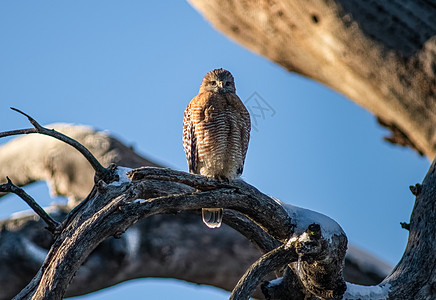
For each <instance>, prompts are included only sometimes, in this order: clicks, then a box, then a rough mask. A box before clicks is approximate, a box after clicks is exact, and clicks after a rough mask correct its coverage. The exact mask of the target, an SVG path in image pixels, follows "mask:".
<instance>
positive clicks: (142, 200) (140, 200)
mask: <svg viewBox="0 0 436 300" xmlns="http://www.w3.org/2000/svg"><path fill="white" fill-rule="evenodd" d="M145 202H147V200H145V199H136V200H135V201H133V203H139V204H142V203H145Z"/></svg>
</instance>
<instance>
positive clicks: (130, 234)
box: [124, 228, 141, 258]
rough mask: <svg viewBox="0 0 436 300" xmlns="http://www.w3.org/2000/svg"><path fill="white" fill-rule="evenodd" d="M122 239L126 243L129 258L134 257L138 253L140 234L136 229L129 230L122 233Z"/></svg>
mask: <svg viewBox="0 0 436 300" xmlns="http://www.w3.org/2000/svg"><path fill="white" fill-rule="evenodd" d="M124 238H125V239H126V241H127V243H126V244H127V245H126V248H127V252H128V253H129V257H130V258H134V257H136V255H137V254H138V251H139V246H140V243H141V232H140V231H139V230H138V229H137V228H129V229H128V230H127V231H126V232H125V233H124Z"/></svg>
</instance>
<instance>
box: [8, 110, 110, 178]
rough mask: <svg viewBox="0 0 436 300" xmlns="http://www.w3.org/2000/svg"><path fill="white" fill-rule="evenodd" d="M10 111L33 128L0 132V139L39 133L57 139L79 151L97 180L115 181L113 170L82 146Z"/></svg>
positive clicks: (28, 117) (29, 118) (30, 118)
mask: <svg viewBox="0 0 436 300" xmlns="http://www.w3.org/2000/svg"><path fill="white" fill-rule="evenodd" d="M11 109H12V110H14V111H16V112H18V113H20V114H22V115H24V116H26V117H27V119H28V120H29V122H30V123H31V124H32V125H33V126H34V128H27V129H18V130H11V131H5V132H0V138H2V137H6V136H12V135H20V134H30V133H39V134H44V135H48V136H51V137H53V138H55V139H58V140H60V141H62V142H64V143H66V144H68V145H70V146H72V147H74V148H75V149H76V150H77V151H79V152H80V153H81V154H82V155H83V156H84V157H85V158H86V160H88V162H89V163H90V164H91V166H92V168H93V169H94V170H95V176H96V178H98V179H101V180H103V181H105V182H107V183H109V182H112V181H113V180H115V179H116V178H115V176H116V175H115V174H114V172H113V170H111V169H107V168H105V167H103V166H102V165H101V164H100V162H99V161H98V160H97V159H96V158H95V157H94V155H93V154H92V153H91V152H90V151H89V150H88V149H87V148H86V147H85V146H83V145H82V144H80V143H79V142H77V141H76V140H74V139H72V138H70V137H68V136H66V135H64V134H62V133H60V132H58V131H56V130H54V129H48V128H45V127H43V126H41V125H40V124H39V123H38V122H37V121H35V119H33V118H32V117H31V116H29V115H28V114H26V113H24V112H22V111H21V110H19V109H16V108H14V107H11Z"/></svg>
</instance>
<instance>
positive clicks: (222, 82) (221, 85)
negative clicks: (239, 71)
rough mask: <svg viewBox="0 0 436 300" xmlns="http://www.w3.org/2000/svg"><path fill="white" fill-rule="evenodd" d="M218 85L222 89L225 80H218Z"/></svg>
mask: <svg viewBox="0 0 436 300" xmlns="http://www.w3.org/2000/svg"><path fill="white" fill-rule="evenodd" d="M217 85H218V87H219V88H220V89H222V88H223V87H224V81H217Z"/></svg>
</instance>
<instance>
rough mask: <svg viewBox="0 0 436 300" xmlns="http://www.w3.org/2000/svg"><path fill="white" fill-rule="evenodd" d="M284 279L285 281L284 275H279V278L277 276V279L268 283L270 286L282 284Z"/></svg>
mask: <svg viewBox="0 0 436 300" xmlns="http://www.w3.org/2000/svg"><path fill="white" fill-rule="evenodd" d="M282 281H283V277H279V278H277V279H274V280H271V281H270V282H269V283H268V286H269V287H273V286H276V285H280V284H281V283H282Z"/></svg>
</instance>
